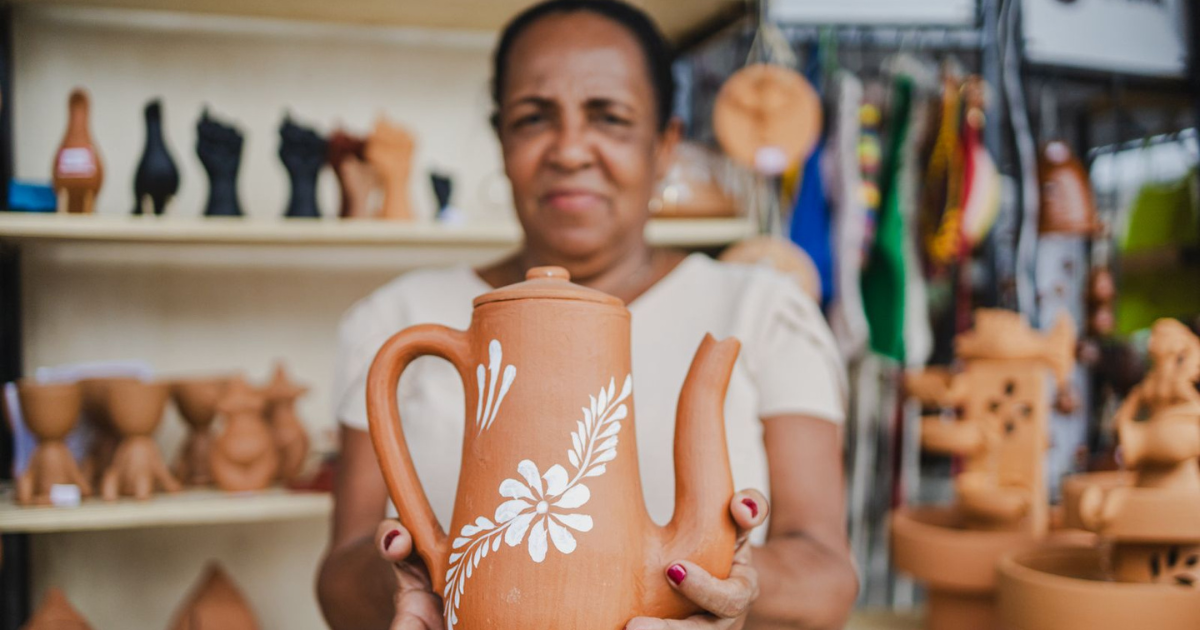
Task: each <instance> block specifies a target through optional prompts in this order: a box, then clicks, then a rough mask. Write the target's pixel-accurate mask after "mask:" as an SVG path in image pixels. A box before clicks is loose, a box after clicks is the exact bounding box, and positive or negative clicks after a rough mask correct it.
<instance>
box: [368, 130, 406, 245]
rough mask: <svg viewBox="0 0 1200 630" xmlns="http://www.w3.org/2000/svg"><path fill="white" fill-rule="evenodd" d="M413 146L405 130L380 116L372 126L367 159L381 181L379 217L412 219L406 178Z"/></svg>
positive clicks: (401, 219)
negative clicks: (381, 193) (373, 127)
mask: <svg viewBox="0 0 1200 630" xmlns="http://www.w3.org/2000/svg"><path fill="white" fill-rule="evenodd" d="M415 149H416V143H415V142H414V141H413V137H412V135H411V134H409V133H408V131H407V130H405V129H404V128H403V127H400V126H398V125H394V124H392V123H390V122H388V121H387V120H385V119H383V118H380V119H379V120H378V121H377V122H376V123H375V129H374V130H373V131H372V132H371V136H370V137H369V138H367V148H366V157H367V162H368V163H370V164H371V166H372V167H374V168H375V172H376V173H378V174H379V178H380V180H381V181H382V182H383V212H382V216H383V218H385V219H394V220H399V221H410V220H412V218H413V212H412V204H411V203H410V202H409V199H408V180H409V176H410V175H411V171H412V156H413V151H414V150H415Z"/></svg>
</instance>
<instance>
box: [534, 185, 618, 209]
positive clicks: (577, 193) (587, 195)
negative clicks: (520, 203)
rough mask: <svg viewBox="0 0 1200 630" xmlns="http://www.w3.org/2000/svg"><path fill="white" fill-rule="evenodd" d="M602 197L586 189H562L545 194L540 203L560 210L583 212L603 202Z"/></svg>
mask: <svg viewBox="0 0 1200 630" xmlns="http://www.w3.org/2000/svg"><path fill="white" fill-rule="evenodd" d="M603 201H604V198H603V197H601V196H600V195H598V194H596V193H594V192H590V191H587V190H562V191H555V192H552V193H549V194H546V195H544V196H543V197H542V204H543V205H545V206H547V207H549V208H551V209H554V210H559V211H562V212H583V211H587V210H592V209H594V208H596V207H598V206H600V205H601V203H603Z"/></svg>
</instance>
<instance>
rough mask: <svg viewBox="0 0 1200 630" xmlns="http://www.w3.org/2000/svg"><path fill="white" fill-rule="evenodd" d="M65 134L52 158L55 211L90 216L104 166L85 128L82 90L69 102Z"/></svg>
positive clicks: (85, 100)
mask: <svg viewBox="0 0 1200 630" xmlns="http://www.w3.org/2000/svg"><path fill="white" fill-rule="evenodd" d="M69 110H70V116H69V118H68V121H67V133H66V135H64V136H63V141H62V144H61V145H59V147H58V153H57V154H56V155H55V156H54V182H53V183H54V193H55V194H56V195H58V209H59V212H63V211H66V212H69V213H73V214H91V213H92V212H94V211H95V203H96V195H97V194H98V193H99V192H100V184H102V183H103V182H104V164H103V163H101V161H100V153H99V152H97V151H96V145H95V143H94V142H92V134H91V131H89V129H88V115H89V104H88V94H87V92H86V91H84V90H82V89H79V88H76V89H75V90H73V91H72V92H71V99H70V101H69Z"/></svg>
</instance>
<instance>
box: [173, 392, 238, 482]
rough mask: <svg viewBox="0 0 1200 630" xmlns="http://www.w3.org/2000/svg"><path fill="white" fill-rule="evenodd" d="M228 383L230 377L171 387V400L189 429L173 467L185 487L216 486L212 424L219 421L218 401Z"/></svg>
mask: <svg viewBox="0 0 1200 630" xmlns="http://www.w3.org/2000/svg"><path fill="white" fill-rule="evenodd" d="M228 383H229V377H225V376H221V377H212V378H191V379H179V380H176V381H173V382H172V383H171V398H172V399H173V400H174V401H175V406H176V407H177V408H178V409H179V415H180V416H181V417H182V418H183V421H184V422H186V423H187V425H188V427H189V429H190V430H189V431H188V435H187V438H185V439H184V441H183V445H182V446H181V447H180V448H179V454H178V455H177V456H176V458H175V464H174V465H173V466H172V467H171V470H172V472H174V473H175V476H176V477H178V478H179V480H180V481H181V482H183V483H184V484H185V485H189V486H207V485H210V484H212V482H213V480H212V465H211V462H210V459H211V451H212V444H213V440H214V439H215V438H214V436H213V433H212V424H213V420H215V419H216V417H217V401H218V400H220V397H221V394H222V393H223V392H224V391H225V387H226V386H227V385H228Z"/></svg>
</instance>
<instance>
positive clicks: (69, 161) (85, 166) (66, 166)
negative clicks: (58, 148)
mask: <svg viewBox="0 0 1200 630" xmlns="http://www.w3.org/2000/svg"><path fill="white" fill-rule="evenodd" d="M58 172H59V174H61V175H62V176H63V177H91V176H93V175H95V174H96V161H95V160H94V159H92V151H91V149H84V148H74V149H63V150H62V153H59V154H58Z"/></svg>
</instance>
